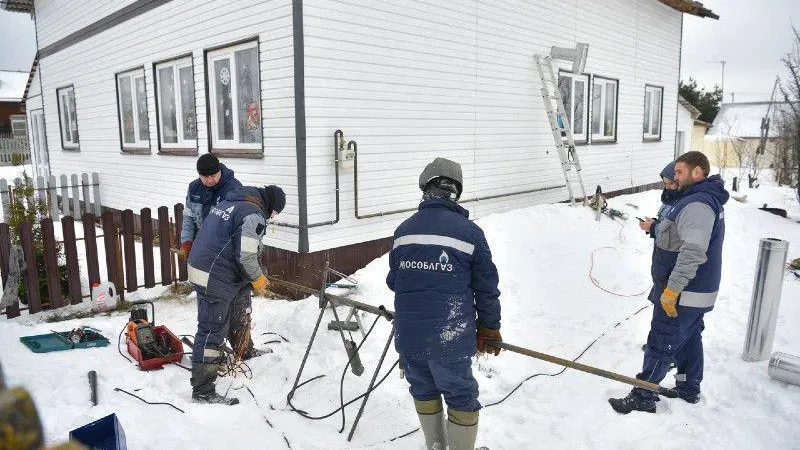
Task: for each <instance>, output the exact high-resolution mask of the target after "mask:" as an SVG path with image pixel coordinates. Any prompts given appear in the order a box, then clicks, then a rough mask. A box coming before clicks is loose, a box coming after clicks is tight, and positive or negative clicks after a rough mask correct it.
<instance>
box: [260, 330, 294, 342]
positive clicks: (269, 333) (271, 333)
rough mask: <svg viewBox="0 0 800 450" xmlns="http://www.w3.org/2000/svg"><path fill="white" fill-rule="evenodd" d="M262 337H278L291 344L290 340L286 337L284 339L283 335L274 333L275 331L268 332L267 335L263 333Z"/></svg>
mask: <svg viewBox="0 0 800 450" xmlns="http://www.w3.org/2000/svg"><path fill="white" fill-rule="evenodd" d="M261 335H262V336H266V335H274V336H278V337H279V338H281V339H283V342H289V340H288V339H286V338H285V337H283V335H282V334H280V333H276V332H274V331H267V332H266V333H261Z"/></svg>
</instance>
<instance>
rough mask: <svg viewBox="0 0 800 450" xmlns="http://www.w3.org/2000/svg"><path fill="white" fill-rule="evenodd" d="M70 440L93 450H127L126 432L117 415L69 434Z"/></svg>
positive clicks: (96, 421)
mask: <svg viewBox="0 0 800 450" xmlns="http://www.w3.org/2000/svg"><path fill="white" fill-rule="evenodd" d="M69 440H70V441H75V442H79V443H81V444H83V445H85V446H87V447H89V448H90V449H91V450H127V446H126V445H125V431H123V430H122V425H120V423H119V420H117V415H116V414H110V415H108V416H105V417H103V418H102V419H99V420H95V421H94V422H92V423H89V424H86V425H84V426H82V427H80V428H76V429H74V430H72V431H70V432H69Z"/></svg>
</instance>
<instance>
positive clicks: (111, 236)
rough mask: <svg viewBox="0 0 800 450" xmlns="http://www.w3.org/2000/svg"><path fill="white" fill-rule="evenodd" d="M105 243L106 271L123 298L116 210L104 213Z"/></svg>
mask: <svg viewBox="0 0 800 450" xmlns="http://www.w3.org/2000/svg"><path fill="white" fill-rule="evenodd" d="M102 222H103V243H104V244H105V249H106V273H107V274H108V279H109V280H110V281H111V282H112V283H114V286H115V287H116V289H117V293H119V297H120V299H122V298H123V294H124V292H123V291H124V290H125V289H124V286H123V285H122V279H121V278H120V277H119V267H117V256H118V255H117V227H116V224H115V223H114V212H113V211H106V212H105V213H103V218H102Z"/></svg>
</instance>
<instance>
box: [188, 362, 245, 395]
mask: <svg viewBox="0 0 800 450" xmlns="http://www.w3.org/2000/svg"><path fill="white" fill-rule="evenodd" d="M217 369H219V366H218V365H217V364H204V363H192V378H190V379H189V382H191V383H192V400H194V401H195V402H197V403H219V404H224V405H236V404H238V403H239V399H238V398H236V397H223V396H221V395H219V394H217V391H216V388H215V386H214V381H216V380H217Z"/></svg>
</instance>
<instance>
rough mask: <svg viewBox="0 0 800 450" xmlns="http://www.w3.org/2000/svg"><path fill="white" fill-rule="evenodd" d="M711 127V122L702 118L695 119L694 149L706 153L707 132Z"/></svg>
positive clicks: (693, 128)
mask: <svg viewBox="0 0 800 450" xmlns="http://www.w3.org/2000/svg"><path fill="white" fill-rule="evenodd" d="M709 128H711V124H710V123H708V122H703V121H702V120H698V119H694V126H693V127H692V150H696V151H698V152H703V153H706V132H708V129H709Z"/></svg>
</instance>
